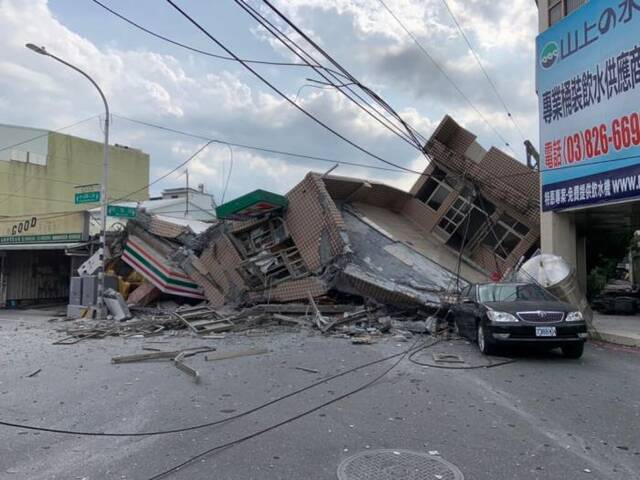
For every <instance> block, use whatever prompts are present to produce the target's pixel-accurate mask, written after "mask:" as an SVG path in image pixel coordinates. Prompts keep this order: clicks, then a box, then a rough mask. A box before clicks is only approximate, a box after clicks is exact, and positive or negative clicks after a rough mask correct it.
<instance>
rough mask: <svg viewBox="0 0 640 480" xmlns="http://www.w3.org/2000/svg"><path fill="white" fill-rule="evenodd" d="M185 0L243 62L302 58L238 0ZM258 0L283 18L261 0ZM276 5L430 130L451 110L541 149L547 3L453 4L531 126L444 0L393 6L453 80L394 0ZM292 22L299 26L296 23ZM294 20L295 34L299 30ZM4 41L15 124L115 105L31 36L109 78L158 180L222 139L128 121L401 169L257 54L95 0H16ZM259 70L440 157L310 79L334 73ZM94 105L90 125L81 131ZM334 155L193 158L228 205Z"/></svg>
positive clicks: (375, 133) (513, 145) (119, 139)
mask: <svg viewBox="0 0 640 480" xmlns="http://www.w3.org/2000/svg"><path fill="white" fill-rule="evenodd" d="M100 1H101V2H102V3H104V4H105V5H107V6H108V7H110V8H111V9H113V10H115V11H117V12H118V13H120V14H121V15H123V16H126V17H127V18H129V19H131V20H133V21H135V22H136V23H139V24H140V25H142V26H144V27H145V28H147V29H150V30H153V31H155V32H157V33H159V34H162V35H164V36H167V37H170V38H172V39H175V40H177V41H180V42H182V43H185V44H188V45H190V46H193V47H195V48H198V49H201V50H205V51H208V52H211V53H215V54H220V55H225V52H224V51H223V50H222V49H221V48H220V47H219V46H217V45H216V44H215V43H214V42H213V41H212V40H211V39H209V38H208V37H207V36H205V35H204V34H203V33H202V32H200V31H199V30H198V29H197V28H196V27H195V26H194V25H192V24H190V23H189V22H188V21H187V20H186V19H185V18H184V17H182V16H181V15H180V14H179V13H178V12H177V11H176V10H175V9H173V8H172V7H171V5H170V4H169V3H167V2H166V1H164V0H137V1H135V2H131V1H125V0H100ZM175 1H176V3H177V4H178V5H179V6H180V7H181V8H184V9H185V10H186V11H187V12H188V13H189V15H191V16H192V17H193V18H195V19H196V20H197V21H198V22H199V23H200V24H201V25H202V26H204V27H205V28H206V29H207V31H209V32H210V33H211V35H213V36H214V37H215V38H216V39H218V40H219V41H220V42H222V43H223V44H224V45H225V46H227V47H228V48H229V49H231V50H232V51H233V52H234V53H235V54H237V55H238V56H239V57H241V58H248V59H254V60H267V61H274V62H298V61H299V60H298V59H297V58H296V57H294V56H293V54H292V53H291V52H290V51H288V50H287V49H286V48H284V46H283V45H282V44H281V43H279V42H278V40H276V39H275V37H273V36H271V35H270V34H269V32H267V31H266V30H265V29H264V28H262V27H260V26H259V25H258V24H257V22H256V21H255V20H254V19H253V18H251V17H250V16H249V15H248V14H247V13H246V12H245V11H244V10H242V9H241V8H240V7H239V6H238V5H237V3H236V2H235V1H233V0H214V1H208V2H203V1H193V0H192V1H187V0H175ZM246 1H247V2H248V3H249V4H250V5H251V6H253V7H254V8H256V9H258V10H259V11H260V12H261V13H263V14H264V15H266V16H267V18H269V19H270V20H271V21H274V22H278V19H277V18H276V17H275V16H274V14H273V12H272V11H270V10H268V8H267V7H266V5H265V4H264V3H263V2H262V1H261V0H246ZM272 3H273V4H274V5H275V6H277V7H278V8H279V9H280V10H281V11H282V12H283V13H284V14H285V15H286V16H287V17H289V18H290V19H291V20H293V22H294V23H295V24H296V25H297V26H298V27H299V28H300V29H301V30H302V31H304V32H305V33H306V34H307V35H309V36H310V37H311V38H312V39H313V40H314V42H316V43H317V44H318V45H320V46H321V47H322V48H323V49H324V50H325V51H326V52H328V53H329V54H330V55H331V56H332V57H333V58H334V59H336V60H337V61H338V62H339V63H340V64H341V65H342V66H343V67H345V68H346V69H347V70H349V72H350V73H352V74H353V75H354V76H355V77H356V78H357V79H358V80H359V81H360V83H362V84H364V85H366V86H367V87H368V88H370V89H371V90H373V91H375V92H376V93H377V94H378V95H380V96H381V97H382V98H384V100H385V101H386V102H387V103H389V104H390V105H391V106H392V107H393V108H394V109H395V110H396V111H397V112H398V113H399V114H400V115H401V116H402V118H403V119H404V120H405V121H406V122H407V123H408V124H410V125H411V126H412V127H413V128H414V129H415V130H417V131H418V132H419V133H420V134H422V135H423V136H424V137H426V138H428V137H429V136H430V135H431V134H432V133H433V130H434V129H435V127H436V126H437V125H438V123H439V122H440V121H441V120H442V118H443V116H444V115H446V114H449V115H451V116H452V117H453V118H454V119H456V120H457V121H458V122H459V123H461V124H462V125H463V126H465V128H467V129H469V130H471V131H472V132H474V133H475V134H477V135H478V141H479V142H480V143H481V144H482V145H483V146H485V148H486V147H490V146H496V147H498V148H502V149H503V150H505V151H506V152H507V153H509V154H511V155H512V156H515V157H516V158H518V159H519V160H521V161H524V157H525V155H524V147H523V145H522V143H523V140H524V138H526V139H529V140H531V142H532V143H533V144H534V145H537V142H538V120H537V97H536V94H535V88H534V54H535V36H536V34H537V30H536V29H537V9H536V7H535V2H534V1H532V0H512V1H509V2H496V1H495V0H447V3H448V5H449V7H450V9H451V11H452V12H453V14H454V15H455V18H456V19H457V21H458V23H459V24H460V26H461V27H462V29H463V31H464V32H465V34H466V35H467V37H468V39H469V41H470V43H471V44H472V46H473V47H474V49H475V51H476V53H477V55H478V56H479V57H480V60H481V62H482V65H483V66H484V68H485V70H486V71H487V73H488V75H489V76H490V78H491V80H492V81H493V83H494V84H495V86H496V88H497V90H498V91H499V93H500V96H501V97H502V99H503V100H504V102H505V103H506V105H507V107H508V108H509V111H510V112H511V114H512V118H513V120H514V121H515V123H516V125H517V126H515V125H514V121H512V120H511V119H510V118H509V117H508V116H507V113H506V111H505V109H504V107H503V105H502V103H501V101H500V100H499V99H498V97H497V96H496V94H495V92H494V91H493V90H492V88H491V86H490V84H489V82H488V81H487V79H486V78H485V77H484V74H483V73H482V71H481V69H480V67H479V65H478V63H477V61H476V60H475V58H474V56H473V54H472V52H471V51H470V49H469V48H468V46H467V44H466V43H465V41H464V39H463V37H462V36H461V34H460V32H459V31H458V29H457V27H456V25H455V23H454V21H453V18H452V16H451V15H450V13H449V12H448V11H447V9H446V6H445V3H444V0H384V3H386V5H387V6H388V7H389V8H390V9H391V10H392V11H393V13H394V14H395V15H396V16H397V17H398V18H399V19H400V20H401V21H402V22H403V23H404V25H405V26H406V27H407V28H408V29H409V31H410V32H411V33H412V34H413V35H414V36H415V38H416V39H417V40H418V41H419V42H420V44H421V45H422V46H423V47H424V49H425V50H426V51H427V52H428V54H429V55H430V56H431V57H432V58H433V59H435V60H436V62H437V63H438V65H440V67H441V69H442V70H444V72H445V73H446V76H445V75H443V73H442V72H441V71H440V70H439V69H438V67H436V66H435V64H434V63H433V62H432V61H431V60H429V58H428V57H427V56H426V55H425V53H424V52H423V51H422V50H420V49H419V47H418V46H417V45H416V43H415V42H414V41H413V39H412V38H411V37H410V36H409V35H408V34H407V33H406V32H405V31H404V30H403V29H402V27H401V26H400V25H399V24H398V23H397V21H396V20H395V19H394V18H393V17H392V16H391V15H390V13H389V12H388V11H387V10H385V9H384V7H383V5H382V4H381V2H380V1H379V0H273V1H272ZM277 24H278V25H280V26H282V28H285V26H284V24H283V23H282V22H279V23H277ZM285 31H287V32H291V30H290V28H289V29H287V30H285ZM294 38H296V39H298V40H300V37H298V36H294ZM0 40H1V42H2V45H3V47H4V48H3V51H2V54H1V55H0V123H9V124H16V125H24V126H31V127H38V128H45V129H50V130H58V129H61V130H60V131H61V132H62V133H68V134H71V135H77V136H82V137H87V138H91V139H95V140H100V139H101V135H102V133H101V126H100V121H101V118H99V117H98V115H100V114H102V113H103V107H102V104H101V102H100V99H99V97H98V96H97V93H96V92H95V91H94V90H93V87H91V85H90V84H89V83H88V82H87V81H86V79H84V78H82V77H81V76H80V75H78V74H77V73H76V72H73V71H72V70H70V69H68V68H66V67H64V66H63V65H61V64H59V63H57V62H55V61H53V60H52V59H50V58H46V57H43V56H40V55H37V54H35V53H33V52H31V51H30V50H27V49H26V48H25V47H24V44H25V43H28V42H31V43H35V44H36V45H39V46H40V45H42V46H45V47H46V48H47V50H48V51H50V52H51V53H53V54H55V55H57V56H59V57H61V58H63V59H65V60H67V61H69V62H71V63H73V64H74V65H76V66H78V67H79V68H81V69H83V70H85V71H86V72H87V73H89V74H90V75H91V76H92V77H93V78H94V79H95V80H96V81H97V82H98V83H99V85H100V86H101V88H102V89H103V90H104V92H105V94H106V96H107V98H108V101H109V104H110V108H111V112H112V113H113V117H112V130H111V140H110V142H111V143H112V144H114V143H118V144H121V145H127V146H130V147H135V148H139V149H142V150H143V151H145V152H147V153H148V154H149V155H150V158H151V162H150V163H151V168H150V180H154V179H156V178H158V177H160V176H162V175H164V174H166V173H167V172H169V171H170V170H172V169H173V168H175V167H176V166H177V165H178V164H180V163H182V162H183V161H185V160H186V159H187V158H188V157H189V156H190V155H192V154H193V153H194V152H195V151H197V150H198V149H199V148H200V147H202V145H203V144H204V143H206V142H204V141H203V140H201V139H197V138H193V137H189V136H185V135H180V134H177V133H174V132H169V131H166V130H162V129H158V128H153V127H148V126H143V125H140V124H138V123H133V122H131V121H129V120H127V119H134V120H138V121H143V122H147V123H153V124H157V125H161V126H164V127H168V128H171V129H177V130H181V131H185V132H191V133H194V134H197V135H199V136H201V137H206V138H216V139H218V140H221V141H227V142H233V143H238V144H243V145H253V146H258V147H264V148H268V149H275V150H283V151H289V152H295V153H301V154H304V155H311V156H318V157H323V158H327V159H336V160H340V161H347V162H355V163H361V164H363V165H367V166H378V167H387V166H388V165H385V164H383V163H382V162H381V161H380V160H378V159H375V158H373V157H371V156H368V155H366V154H365V153H363V152H361V151H359V150H357V149H356V148H354V147H353V146H351V145H349V144H348V143H346V142H345V141H343V140H342V139H340V138H338V137H336V136H335V135H334V134H332V133H330V132H328V131H327V130H325V129H324V128H322V127H321V126H319V125H317V124H316V123H314V122H313V121H312V120H310V119H309V118H308V117H306V116H305V115H304V114H302V113H301V112H299V111H298V110H297V109H296V108H295V107H293V106H292V105H291V104H290V103H289V102H287V101H286V100H285V99H283V98H282V97H280V96H279V95H278V94H277V93H276V92H274V91H273V90H272V89H270V88H269V87H268V86H267V85H265V84H264V83H262V82H261V81H260V80H258V79H257V78H256V77H255V76H254V75H253V74H251V72H249V71H247V70H246V69H245V68H244V67H243V66H242V65H241V64H239V63H237V62H233V61H227V60H221V59H216V58H212V57H210V56H207V55H203V54H200V53H196V52H193V51H189V50H185V49H183V48H180V47H178V46H175V45H171V44H169V43H167V42H164V41H162V40H160V39H157V38H154V37H152V36H150V35H148V34H147V33H144V32H142V31H140V30H137V29H135V28H134V27H132V26H131V25H129V24H127V23H126V22H124V21H123V20H121V19H119V18H117V17H115V16H114V15H112V14H111V13H109V12H107V11H106V10H104V9H103V8H101V7H100V6H99V5H97V4H96V3H94V2H93V1H92V0H0ZM302 45H304V46H305V47H307V46H308V45H306V44H302ZM252 68H254V69H255V70H256V71H257V72H258V73H259V74H260V75H262V76H263V77H264V78H265V79H267V80H268V81H269V82H270V83H272V84H273V85H274V86H276V87H277V88H278V89H279V90H280V91H281V92H283V93H284V94H285V95H286V96H287V97H288V98H289V100H291V101H293V102H295V103H297V104H298V105H299V106H301V107H303V108H304V109H305V110H307V111H308V112H310V113H311V114H312V115H313V116H315V117H317V118H318V119H320V120H321V121H322V122H324V123H325V124H327V125H328V126H330V127H331V128H332V129H334V130H335V131H337V132H339V133H340V134H342V135H343V136H345V137H347V138H348V139H350V140H351V141H353V142H354V143H356V144H358V145H360V146H362V147H364V148H365V149H366V150H368V151H370V152H372V153H374V154H375V155H377V156H378V157H381V158H383V159H385V160H388V161H390V162H393V163H395V164H397V165H401V166H403V167H405V168H409V169H413V170H418V171H422V170H423V169H424V168H425V167H426V165H427V162H428V160H427V159H426V158H425V157H424V156H423V155H421V153H420V152H419V151H418V150H417V149H415V148H413V147H412V146H410V145H408V144H407V143H406V142H405V141H403V140H402V139H401V138H400V137H398V136H397V135H395V134H393V133H392V132H391V131H390V130H389V129H387V128H384V127H383V126H382V125H380V123H378V122H376V121H375V120H374V119H372V118H371V116H369V115H367V114H366V113H365V112H364V111H363V110H362V109H360V108H359V107H358V106H357V105H355V104H354V103H353V102H351V101H350V100H349V99H348V98H346V97H345V96H344V95H343V94H342V93H340V91H338V89H335V88H332V87H328V88H314V87H310V86H305V85H308V84H309V83H310V82H309V80H308V79H321V77H320V76H319V75H318V74H317V73H316V72H315V71H314V70H312V69H311V68H308V67H300V66H274V65H252ZM447 77H448V78H447ZM449 79H450V80H452V81H453V82H454V83H455V84H456V85H457V88H456V87H454V86H453V85H452V83H451V82H450V81H449ZM460 92H462V94H460ZM467 100H468V101H467ZM478 112H480V113H478ZM92 116H93V117H92ZM89 117H92V118H90V119H89V120H87V121H86V122H83V123H81V124H80V125H76V126H74V127H71V128H65V127H67V126H69V125H71V124H74V123H76V122H78V121H80V120H83V119H86V118H89ZM123 117H125V118H123ZM102 118H103V117H102ZM488 124H490V125H491V126H492V127H489V126H488ZM496 132H497V133H496ZM523 135H524V138H523ZM504 140H506V142H507V143H509V147H507V146H506V145H505V142H504ZM0 147H2V146H1V145H0ZM331 166H332V164H331V163H330V162H319V161H313V160H309V159H300V158H295V157H288V156H283V155H278V154H270V153H265V152H260V151H256V150H248V149H244V148H239V147H229V146H227V145H225V144H223V143H214V144H211V145H210V146H209V147H207V148H206V149H205V150H203V152H202V153H201V154H200V155H198V156H197V157H195V158H194V159H193V160H192V161H191V162H189V164H188V169H189V181H190V184H191V185H196V184H200V183H202V184H204V185H205V189H206V191H208V192H209V193H212V194H213V195H214V197H215V199H216V201H217V202H218V203H220V202H221V201H222V200H223V194H224V200H230V199H232V198H235V197H237V196H239V195H242V194H244V193H247V192H249V191H252V190H254V189H256V188H262V189H266V190H271V191H274V192H278V193H285V192H287V191H288V190H289V189H290V188H292V187H293V186H294V185H295V184H296V183H297V182H298V181H299V180H300V179H302V178H303V176H304V175H305V174H306V173H307V172H308V171H310V170H313V171H319V172H324V171H326V170H327V169H329V168H330V167H331ZM230 170H231V175H230V176H229V172H230ZM333 173H335V174H339V175H344V176H356V177H364V178H368V179H371V180H375V181H381V182H384V183H388V184H390V185H393V186H396V187H398V188H402V189H409V188H410V187H411V185H412V184H413V183H414V182H415V180H416V178H417V177H416V175H415V174H412V173H407V172H403V171H388V170H378V169H374V168H369V167H366V166H365V167H359V166H345V165H341V166H339V167H338V168H337V169H336V170H335V171H334V172H333ZM227 180H228V188H227V190H226V192H225V185H226V184H227ZM184 184H185V175H184V168H183V169H180V170H178V171H176V172H175V173H174V174H171V175H169V176H168V177H167V178H166V179H165V180H163V181H161V182H158V183H156V184H154V185H153V186H152V187H151V193H152V194H157V193H159V192H160V191H161V190H162V189H163V188H168V187H175V186H182V185H184Z"/></svg>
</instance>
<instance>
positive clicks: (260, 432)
mask: <svg viewBox="0 0 640 480" xmlns="http://www.w3.org/2000/svg"><path fill="white" fill-rule="evenodd" d="M418 341H419V340H416V341H415V342H414V343H413V345H411V347H409V348H408V349H407V350H405V351H404V352H402V353H401V356H400V358H399V359H398V360H396V361H395V362H394V363H393V364H392V365H391V366H390V367H389V368H387V369H385V370H384V371H383V372H382V373H381V374H379V375H377V376H375V377H374V378H373V379H371V380H369V381H368V382H366V383H365V384H363V385H361V386H360V387H358V388H355V389H353V390H350V391H348V392H347V393H344V394H342V395H340V396H338V397H335V398H332V399H331V400H328V401H326V402H324V403H321V404H320V405H317V406H315V407H312V408H310V409H307V410H305V411H303V412H302V413H299V414H297V415H294V416H292V417H289V418H287V419H285V420H283V421H281V422H278V423H276V424H274V425H271V426H269V427H266V428H264V429H262V430H258V431H257V432H254V433H251V434H249V435H246V436H244V437H242V438H239V439H237V440H232V441H230V442H227V443H224V444H221V445H218V446H215V447H212V448H209V449H207V450H205V451H203V452H201V453H199V454H197V455H194V456H192V457H190V458H188V459H187V460H185V461H183V462H181V463H180V464H178V465H176V466H174V467H171V468H170V469H168V470H165V471H163V472H161V473H159V474H157V475H154V476H153V477H151V478H150V479H149V480H158V479H159V478H163V477H166V476H167V475H169V474H171V473H173V472H176V471H177V470H179V469H181V468H183V467H185V466H187V465H189V464H191V463H193V462H195V461H196V460H198V459H200V458H203V457H205V456H207V455H209V454H211V453H213V452H216V451H219V450H223V449H225V448H229V447H232V446H234V445H238V444H240V443H243V442H246V441H247V440H251V439H252V438H256V437H259V436H261V435H263V434H265V433H267V432H270V431H272V430H275V429H277V428H279V427H282V426H283V425H286V424H288V423H291V422H294V421H296V420H299V419H301V418H303V417H306V416H307V415H310V414H312V413H314V412H317V411H318V410H321V409H322V408H324V407H327V406H329V405H332V404H334V403H336V402H339V401H341V400H344V399H345V398H347V397H350V396H352V395H355V394H356V393H359V392H361V391H363V390H366V389H367V388H369V387H370V386H372V385H373V384H375V383H377V382H379V381H380V380H382V379H383V378H384V377H385V376H387V375H388V374H389V373H390V372H391V371H392V370H393V369H394V368H396V367H397V366H398V364H399V363H400V362H401V361H402V360H404V359H405V358H406V357H407V355H409V354H410V353H411V352H413V351H414V350H416V345H417V343H418ZM436 343H438V341H437V340H436V341H434V342H433V343H431V344H430V345H424V344H423V345H420V346H419V347H417V348H418V349H423V348H427V347H430V346H432V345H435V344H436Z"/></svg>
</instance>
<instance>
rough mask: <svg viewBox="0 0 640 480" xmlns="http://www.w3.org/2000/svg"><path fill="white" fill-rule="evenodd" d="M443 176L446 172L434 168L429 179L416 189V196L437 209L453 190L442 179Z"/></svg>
mask: <svg viewBox="0 0 640 480" xmlns="http://www.w3.org/2000/svg"><path fill="white" fill-rule="evenodd" d="M445 176H446V173H445V172H444V171H443V170H440V169H439V168H436V169H434V170H433V173H432V174H431V176H430V177H429V179H428V180H427V181H426V182H425V184H424V185H423V186H422V188H421V189H420V190H419V191H418V194H417V195H416V198H417V199H418V200H421V201H422V202H424V203H426V204H427V205H428V206H429V207H431V208H432V209H434V210H438V209H439V208H440V206H441V205H442V204H443V203H444V201H445V200H446V198H447V197H448V196H449V193H450V192H451V191H452V190H453V189H452V188H451V187H450V186H449V185H448V184H447V183H446V181H445V180H444V178H445Z"/></svg>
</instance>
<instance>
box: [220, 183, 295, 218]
mask: <svg viewBox="0 0 640 480" xmlns="http://www.w3.org/2000/svg"><path fill="white" fill-rule="evenodd" d="M287 202H288V201H287V197H283V196H282V195H278V194H276V193H271V192H267V191H265V190H254V191H253V192H251V193H247V194H246V195H243V196H241V197H238V198H236V199H235V200H231V201H230V202H227V203H223V204H222V205H220V206H218V207H217V208H216V215H217V216H218V218H220V219H229V220H246V219H248V218H253V217H259V216H260V215H264V214H265V213H268V212H271V211H274V210H278V209H280V208H285V207H286V206H287Z"/></svg>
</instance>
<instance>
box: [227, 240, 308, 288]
mask: <svg viewBox="0 0 640 480" xmlns="http://www.w3.org/2000/svg"><path fill="white" fill-rule="evenodd" d="M238 272H239V273H240V275H241V276H242V277H243V278H244V280H245V281H246V282H247V284H248V285H249V286H251V287H253V288H258V287H261V288H267V287H272V286H274V285H277V284H278V283H280V282H283V281H285V280H293V279H296V278H301V277H304V276H307V275H308V274H309V270H307V267H306V265H305V263H304V261H303V260H302V257H301V256H300V251H299V250H298V248H297V247H296V246H295V245H294V244H293V242H291V241H289V242H287V243H285V244H283V245H281V246H280V247H279V248H277V249H273V250H272V251H267V250H263V251H261V252H260V253H258V254H257V255H255V256H253V257H251V258H248V259H247V260H245V261H244V262H242V264H241V265H240V266H239V268H238Z"/></svg>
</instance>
